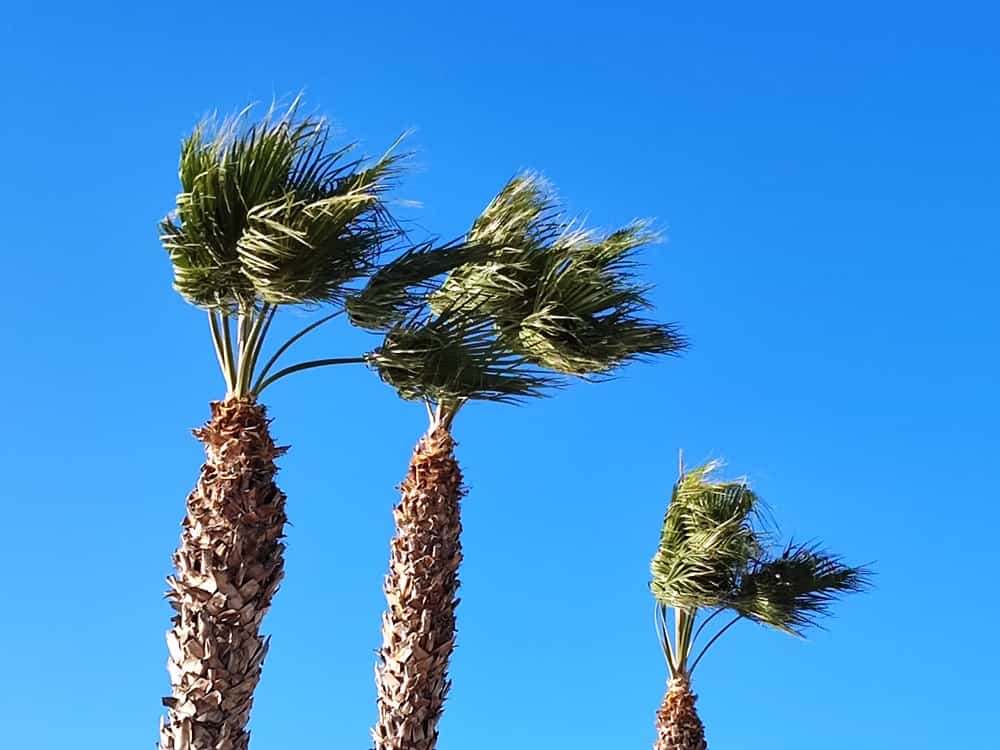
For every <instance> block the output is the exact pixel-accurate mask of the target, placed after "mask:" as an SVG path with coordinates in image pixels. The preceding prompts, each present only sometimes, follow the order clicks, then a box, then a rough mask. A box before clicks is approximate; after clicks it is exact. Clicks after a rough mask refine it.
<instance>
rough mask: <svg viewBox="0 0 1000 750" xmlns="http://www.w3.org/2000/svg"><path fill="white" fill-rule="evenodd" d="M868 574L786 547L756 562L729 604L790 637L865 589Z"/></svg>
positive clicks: (803, 548) (811, 550)
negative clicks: (841, 600) (842, 599)
mask: <svg viewBox="0 0 1000 750" xmlns="http://www.w3.org/2000/svg"><path fill="white" fill-rule="evenodd" d="M870 579H871V572H870V571H869V570H867V569H865V568H854V567H851V566H849V565H847V564H845V563H844V562H843V560H842V559H841V558H840V557H838V556H836V555H832V554H830V553H828V552H825V551H823V550H822V549H820V548H819V547H817V546H814V545H804V544H794V543H789V544H788V545H787V546H786V547H785V549H784V550H783V551H782V553H781V554H780V555H778V556H777V557H774V558H772V559H767V560H763V561H759V562H755V563H754V564H753V565H752V566H751V567H750V569H749V570H748V571H747V572H746V574H745V575H743V576H742V578H741V580H740V586H739V588H738V590H737V591H736V592H735V596H734V598H733V601H732V603H731V606H732V608H733V609H734V610H736V611H737V612H739V613H740V614H742V615H743V616H744V617H747V618H749V619H751V620H754V621H755V622H759V623H761V624H763V625H769V626H771V627H773V628H777V629H778V630H783V631H785V632H787V633H792V634H794V635H802V631H803V630H804V629H805V628H807V627H810V626H814V625H816V624H817V622H818V620H819V618H820V617H823V616H825V615H828V614H829V613H830V607H831V605H832V604H833V603H834V602H835V601H836V600H837V599H838V598H839V597H840V596H842V595H843V594H847V593H852V592H857V591H864V590H865V589H867V588H868V586H869V584H870Z"/></svg>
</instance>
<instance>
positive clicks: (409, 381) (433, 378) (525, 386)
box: [368, 311, 556, 403]
mask: <svg viewBox="0 0 1000 750" xmlns="http://www.w3.org/2000/svg"><path fill="white" fill-rule="evenodd" d="M368 362H369V364H370V365H371V366H373V367H374V368H376V369H377V370H378V373H379V376H380V377H381V378H382V380H383V381H384V382H386V383H388V384H389V385H391V386H392V387H393V388H395V389H396V391H397V392H398V393H399V395H400V396H401V397H402V398H404V399H408V400H417V399H425V400H429V401H434V402H438V403H461V402H463V401H466V400H481V401H497V402H517V401H521V400H523V399H526V398H533V397H538V396H542V395H544V392H545V390H547V389H549V388H551V387H553V386H555V385H556V383H555V381H553V380H552V378H550V377H548V376H546V375H545V374H544V373H542V372H539V371H537V370H536V369H535V368H532V367H531V366H530V364H529V363H527V362H526V361H525V360H524V359H523V358H521V357H518V356H516V355H513V354H511V353H510V352H509V351H507V350H506V348H504V347H503V346H502V345H500V344H499V343H498V342H497V341H496V339H495V338H494V336H493V330H492V327H491V326H490V324H489V322H488V321H485V320H483V319H481V318H479V319H470V318H469V317H468V316H466V315H465V314H464V313H462V312H459V311H445V312H444V313H443V314H441V315H437V316H431V317H426V316H423V315H418V316H414V317H413V318H411V319H409V320H407V321H404V322H403V323H400V324H397V325H396V326H394V327H393V328H392V329H390V330H389V331H388V332H387V333H386V335H385V339H384V341H383V343H382V345H381V346H380V347H379V348H378V349H377V350H375V351H374V352H373V353H372V354H370V355H369V356H368Z"/></svg>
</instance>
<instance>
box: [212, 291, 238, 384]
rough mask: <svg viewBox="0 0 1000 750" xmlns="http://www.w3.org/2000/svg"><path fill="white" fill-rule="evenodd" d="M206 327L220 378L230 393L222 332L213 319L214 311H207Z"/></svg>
mask: <svg viewBox="0 0 1000 750" xmlns="http://www.w3.org/2000/svg"><path fill="white" fill-rule="evenodd" d="M208 325H209V328H211V329H212V345H213V346H214V347H215V357H216V359H218V360H219V369H220V370H222V377H223V379H225V381H226V390H227V391H231V390H232V389H233V384H232V383H230V382H229V368H228V367H227V366H226V355H225V353H224V350H223V345H222V331H221V330H220V328H219V321H218V320H217V319H216V317H215V311H214V310H209V311H208Z"/></svg>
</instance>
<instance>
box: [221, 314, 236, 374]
mask: <svg viewBox="0 0 1000 750" xmlns="http://www.w3.org/2000/svg"><path fill="white" fill-rule="evenodd" d="M220 317H221V318H222V347H223V351H224V352H225V355H226V369H227V370H228V373H229V378H228V381H227V382H228V383H229V390H230V391H235V389H236V359H235V357H234V356H233V332H232V327H231V326H230V325H229V316H228V315H226V314H225V313H221V314H220Z"/></svg>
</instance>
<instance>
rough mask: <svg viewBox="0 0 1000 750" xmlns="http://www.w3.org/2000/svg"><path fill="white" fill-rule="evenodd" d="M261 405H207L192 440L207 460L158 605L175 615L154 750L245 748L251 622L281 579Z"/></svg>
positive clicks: (253, 666) (253, 661) (254, 630)
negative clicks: (166, 604) (207, 414)
mask: <svg viewBox="0 0 1000 750" xmlns="http://www.w3.org/2000/svg"><path fill="white" fill-rule="evenodd" d="M268 426H269V420H268V419H267V417H266V413H265V409H264V407H263V406H261V405H259V404H257V403H255V402H254V401H252V400H248V399H235V398H231V399H227V400H226V401H221V402H215V403H213V404H212V418H211V419H210V420H209V422H208V424H206V425H205V426H204V427H203V428H201V429H199V430H195V436H196V437H197V438H198V439H199V440H201V442H202V443H204V444H205V454H206V456H207V458H206V461H205V464H204V465H203V466H202V468H201V477H200V478H199V480H198V485H197V487H196V488H195V489H194V491H192V492H191V494H190V495H189V496H188V499H187V516H186V517H185V519H184V523H183V531H182V533H181V543H180V547H179V548H178V549H177V552H176V553H174V566H175V568H176V571H177V572H176V574H175V575H173V576H171V577H169V578H168V579H167V583H168V584H169V587H170V588H169V590H168V591H167V599H168V600H169V601H170V605H171V606H172V607H173V608H174V609H175V610H176V612H177V614H175V615H174V617H173V620H172V622H173V628H172V629H171V630H170V631H169V632H168V633H167V648H168V651H169V654H170V655H169V658H168V660H167V670H168V671H169V672H170V682H171V686H172V693H173V694H172V696H171V697H169V698H164V699H163V703H164V705H165V706H167V709H168V711H167V717H166V719H165V720H161V727H160V748H161V750H246V748H247V744H248V742H249V739H250V735H249V732H247V730H246V726H247V721H248V720H249V718H250V707H251V705H252V703H253V692H254V688H256V686H257V682H258V681H259V680H260V672H261V666H262V665H263V662H264V655H265V654H266V653H267V639H266V638H263V637H261V635H260V622H261V620H262V619H263V617H264V615H265V614H266V613H267V610H268V608H269V607H270V606H271V598H272V597H273V596H274V592H275V591H276V590H277V589H278V584H279V582H280V581H281V578H282V575H283V568H284V563H283V553H284V544H282V542H281V538H282V537H283V536H284V526H285V496H284V494H283V493H282V492H281V490H279V489H278V488H277V486H275V483H274V476H275V474H276V473H277V467H276V466H275V464H274V459H275V458H276V457H278V456H280V455H281V454H282V453H284V451H285V449H284V448H278V447H276V446H275V445H274V442H273V441H272V440H271V435H270V431H269V429H268Z"/></svg>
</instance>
